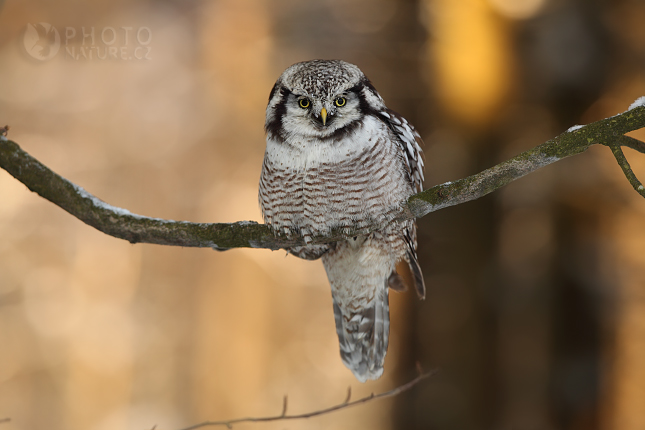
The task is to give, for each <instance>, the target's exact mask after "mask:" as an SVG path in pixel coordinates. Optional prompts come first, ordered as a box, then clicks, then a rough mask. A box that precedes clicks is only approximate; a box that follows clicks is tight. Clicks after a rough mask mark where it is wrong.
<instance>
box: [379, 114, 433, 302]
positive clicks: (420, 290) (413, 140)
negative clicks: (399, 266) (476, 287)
mask: <svg viewBox="0 0 645 430" xmlns="http://www.w3.org/2000/svg"><path fill="white" fill-rule="evenodd" d="M380 115H381V116H382V117H383V119H384V120H385V122H386V123H387V124H388V125H389V127H390V129H391V130H392V131H393V132H394V135H395V136H396V137H397V139H396V140H395V143H396V144H397V145H398V147H399V149H400V151H401V153H402V154H403V160H404V161H405V165H406V170H407V172H408V175H409V176H408V177H409V179H410V183H411V184H412V186H413V188H414V190H415V192H421V191H423V151H422V150H421V145H422V144H423V140H421V136H419V133H418V132H417V131H416V130H415V129H414V127H413V126H412V124H410V123H409V122H408V121H407V120H406V119H405V118H403V117H402V116H401V115H399V114H398V113H396V112H394V111H393V110H390V109H387V110H385V111H382V112H380ZM403 237H404V239H405V243H406V245H407V252H406V258H405V259H406V261H407V262H408V265H409V266H410V270H411V271H412V275H413V279H414V287H415V290H416V292H417V294H418V296H419V298H421V299H425V296H426V286H425V282H424V281H423V274H422V273H421V268H420V267H419V262H418V259H417V232H416V225H415V223H413V222H412V223H410V225H409V226H408V227H407V228H406V229H405V230H404V231H403ZM389 284H390V286H391V287H393V288H395V289H396V288H400V284H401V282H400V278H398V275H397V274H396V272H394V273H393V274H392V276H390V280H389Z"/></svg>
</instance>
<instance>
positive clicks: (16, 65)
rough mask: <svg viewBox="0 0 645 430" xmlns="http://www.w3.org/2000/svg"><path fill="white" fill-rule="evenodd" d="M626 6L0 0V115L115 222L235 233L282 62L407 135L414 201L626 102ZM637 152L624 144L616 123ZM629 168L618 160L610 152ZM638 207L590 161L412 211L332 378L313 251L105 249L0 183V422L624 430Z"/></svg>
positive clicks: (637, 331)
mask: <svg viewBox="0 0 645 430" xmlns="http://www.w3.org/2000/svg"><path fill="white" fill-rule="evenodd" d="M644 22H645V2H643V1H642V0H461V1H451V0H400V1H395V0H342V1H341V0H325V1H318V2H313V1H307V2H303V1H297V0H271V1H262V0H244V1H240V0H237V1H234V0H227V1H192V0H191V1H186V0H181V1H180V0H158V1H152V0H149V1H143V0H141V1H122V0H121V1H119V0H117V1H114V0H110V1H108V0H98V1H94V2H80V1H73V0H60V1H57V2H50V1H44V0H40V1H38V0H6V1H4V2H3V1H0V123H1V124H2V125H4V124H10V125H11V127H12V129H11V132H10V138H11V139H13V140H15V141H16V142H18V143H19V144H20V145H21V146H22V147H23V148H24V149H25V150H26V151H28V152H29V153H30V154H32V155H33V156H35V157H36V158H38V159H39V160H41V161H42V162H44V163H45V164H46V165H48V166H49V167H51V168H52V169H53V170H54V171H56V172H57V173H59V174H61V175H62V176H64V177H66V178H68V179H70V180H71V181H73V182H75V183H76V184H79V185H81V186H83V187H84V188H86V189H87V190H88V191H90V192H91V193H93V194H95V195H96V196H98V197H99V198H101V199H103V200H105V201H107V202H109V203H111V204H113V205H116V206H120V207H124V208H127V209H129V210H131V211H132V212H135V213H139V214H143V215H148V216H153V217H161V218H169V219H176V220H190V221H197V222H232V221H239V220H260V218H261V216H260V211H259V209H258V203H257V185H258V180H259V175H260V167H261V163H262V157H263V153H264V146H265V144H264V132H263V125H264V109H265V106H266V102H267V99H268V94H269V91H270V89H271V87H272V85H273V83H274V82H275V80H276V79H277V77H278V76H279V75H280V73H281V72H282V71H283V70H284V69H285V68H286V67H287V66H289V65H291V64H292V63H294V62H298V61H303V60H309V59H314V58H326V59H331V58H340V59H344V60H346V61H349V62H352V63H355V64H357V65H358V66H359V67H361V69H362V70H363V71H364V72H365V73H366V75H367V76H368V77H369V78H370V79H371V80H372V82H373V83H374V85H375V86H376V88H377V89H378V90H379V91H380V93H381V94H382V96H383V97H384V99H385V100H386V102H387V104H388V106H389V107H390V108H392V109H394V110H396V111H398V112H400V113H401V114H403V115H404V116H405V117H406V118H407V119H409V120H410V121H411V122H412V123H413V124H415V126H416V127H417V129H418V130H419V131H420V133H421V135H422V136H423V138H424V140H425V153H426V166H427V167H426V178H427V180H426V187H429V186H432V185H435V184H438V183H441V182H445V181H449V180H454V179H458V178H462V177H465V176H467V175H470V174H474V173H476V172H478V171H480V170H483V169H485V168H487V167H490V166H492V165H494V164H496V163H498V162H500V161H502V160H505V159H507V158H509V157H511V156H513V155H515V154H517V153H519V152H521V151H523V150H525V149H528V148H531V147H533V146H536V145H538V144H540V143H542V142H544V141H546V140H548V139H550V138H551V137H553V136H555V135H557V134H559V133H561V132H563V131H565V130H566V129H567V128H569V127H570V126H572V125H574V124H583V123H588V122H592V121H595V120H599V119H602V118H605V117H608V116H611V115H614V114H616V113H619V112H622V111H624V110H626V109H627V107H628V106H629V105H630V104H631V103H632V102H633V101H634V100H635V99H636V98H638V97H639V96H642V95H645V26H643V23H644ZM632 135H633V136H634V137H638V138H640V139H645V133H644V132H643V131H641V132H636V133H633V134H632ZM626 152H627V156H628V158H629V159H630V161H631V162H632V165H633V166H634V168H635V170H636V172H637V173H639V172H640V175H641V176H642V177H643V176H645V157H644V156H643V155H637V154H635V153H633V152H631V151H629V150H626ZM644 221H645V201H644V200H643V199H642V198H641V197H639V196H638V194H636V193H635V192H634V191H633V190H632V188H631V187H630V185H629V184H628V182H627V180H626V179H625V178H624V177H623V176H622V173H621V171H620V169H619V168H618V166H617V164H616V162H615V161H614V159H613V157H612V155H611V153H610V151H609V150H608V149H607V148H604V147H597V148H596V147H594V148H592V149H590V150H589V151H588V152H587V153H585V154H582V155H578V156H576V157H573V158H570V159H567V160H563V161H560V162H558V163H556V164H554V165H551V166H548V167H546V168H544V169H542V170H540V171H538V172H536V173H533V174H531V175H529V176H528V177H526V178H524V179H522V180H519V181H517V182H516V183H513V184H511V185H509V186H507V187H505V188H504V189H502V190H500V191H498V192H496V193H494V194H492V195H489V196H487V197H485V198H482V199H480V200H478V201H475V202H472V203H467V204H463V205H460V206H458V207H453V208H449V209H445V210H442V211H439V212H437V213H433V214H430V215H428V216H426V217H425V218H423V219H421V220H419V254H420V260H421V266H422V268H423V271H424V273H425V276H426V284H427V286H428V295H427V299H426V300H425V301H424V302H419V301H418V300H417V299H416V295H415V294H414V292H411V291H408V292H406V293H392V294H391V309H392V334H391V337H390V339H391V340H390V349H389V353H388V356H387V360H386V370H385V374H384V376H383V377H382V378H381V379H380V380H379V381H377V382H369V383H367V384H360V383H358V382H357V381H356V380H355V379H354V378H353V376H352V375H351V373H350V372H349V371H348V370H347V369H346V368H345V367H344V366H343V364H342V363H341V360H340V357H339V352H338V341H337V338H336V333H335V329H334V319H333V312H332V304H331V295H330V290H329V286H328V284H327V279H326V276H325V273H324V270H323V268H322V264H321V263H320V262H308V261H302V260H298V259H297V258H295V257H292V256H289V257H287V256H286V255H285V254H286V253H285V252H284V251H276V252H271V251H268V250H253V249H238V250H230V251H227V252H215V251H212V250H208V249H181V248H173V247H162V246H153V245H130V244H129V243H127V242H124V241H121V240H118V239H114V238H111V237H108V236H106V235H104V234H102V233H99V232H97V231H95V230H94V229H92V228H91V227H88V226H86V225H84V224H83V223H81V222H80V221H78V220H77V219H75V218H73V217H72V216H70V215H69V214H67V213H66V212H64V211H62V210H61V209H59V208H57V207H56V206H54V205H53V204H51V203H49V202H47V201H45V200H43V199H41V198H40V197H38V196H36V195H35V194H33V193H31V192H29V191H28V190H27V189H26V188H25V187H24V186H23V185H22V184H20V183H19V182H17V181H16V180H15V179H13V178H12V177H10V176H9V175H8V174H7V173H6V172H4V171H0V419H1V418H5V417H8V418H11V422H9V423H4V424H0V426H1V427H2V429H3V430H5V429H6V430H23V429H45V428H46V429H49V430H58V429H61V430H62V429H65V430H81V429H84V430H107V429H110V430H118V429H128V430H143V429H150V428H153V426H154V425H156V426H157V427H156V428H157V429H160V430H166V429H176V428H180V427H185V426H188V425H191V424H195V423H197V422H201V421H203V420H209V419H210V420H215V419H228V418H235V417H240V416H264V415H273V414H278V413H280V411H281V406H282V396H283V395H284V394H288V395H289V411H290V412H291V413H300V412H306V411H310V410H315V409H320V408H324V407H327V406H329V405H332V404H335V403H338V402H341V401H343V399H344V397H345V393H346V389H347V387H348V386H351V387H352V390H353V391H352V392H353V393H354V397H356V398H357V397H358V396H362V395H367V394H369V393H370V392H380V391H383V390H387V389H390V388H392V387H394V386H397V385H400V384H402V383H404V382H406V381H408V380H410V379H412V378H413V377H414V376H415V375H416V370H415V363H416V362H419V363H420V364H421V365H422V366H423V368H425V369H432V368H440V369H441V372H440V374H438V375H437V376H435V377H433V378H432V379H431V380H429V381H426V382H424V383H423V384H422V385H419V386H417V387H416V388H414V389H413V390H411V391H410V392H408V393H406V394H403V395H400V396H398V397H396V398H394V399H388V400H383V401H379V402H374V403H370V404H367V405H364V406H359V407H355V408H353V409H350V410H345V411H342V412H337V413H335V414H331V415H326V416H323V417H320V418H314V419H309V420H305V421H289V422H281V423H273V424H251V425H239V426H238V425H236V426H235V428H240V429H247V428H248V429H251V428H258V429H260V428H262V429H286V428H293V429H323V428H333V429H350V428H351V429H361V428H366V429H442V430H451V429H500V430H507V429H508V430H511V429H514V430H524V429H536V430H539V429H571V430H580V429H621V430H630V429H643V428H645V409H644V408H643V405H645V222H644Z"/></svg>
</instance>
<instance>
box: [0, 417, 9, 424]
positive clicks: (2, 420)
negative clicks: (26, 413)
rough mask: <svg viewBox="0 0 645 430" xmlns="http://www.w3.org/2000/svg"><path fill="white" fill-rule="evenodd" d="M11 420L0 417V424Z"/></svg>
mask: <svg viewBox="0 0 645 430" xmlns="http://www.w3.org/2000/svg"><path fill="white" fill-rule="evenodd" d="M8 422H11V418H2V419H0V424H4V423H8Z"/></svg>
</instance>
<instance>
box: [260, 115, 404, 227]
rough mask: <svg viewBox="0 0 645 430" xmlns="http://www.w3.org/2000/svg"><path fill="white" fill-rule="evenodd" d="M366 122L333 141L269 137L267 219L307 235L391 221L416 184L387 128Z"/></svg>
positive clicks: (264, 179)
mask: <svg viewBox="0 0 645 430" xmlns="http://www.w3.org/2000/svg"><path fill="white" fill-rule="evenodd" d="M367 125H368V126H369V125H371V124H369V123H368V124H367ZM364 127H365V128H367V129H366V130H363V132H362V133H357V134H356V135H352V136H347V137H345V138H343V139H340V140H337V141H333V142H330V141H323V140H317V139H310V140H308V141H299V142H298V143H297V144H292V145H287V144H285V143H283V142H275V141H272V140H271V139H269V140H267V151H266V153H265V158H264V164H263V167H262V175H261V179H260V195H259V198H260V206H261V207H262V211H263V215H264V219H265V222H266V223H268V224H271V225H273V226H274V228H276V229H279V230H281V231H286V230H297V231H299V232H300V233H301V234H303V235H304V236H305V237H306V236H309V235H324V234H327V233H329V231H330V230H331V229H334V228H361V227H365V226H368V225H371V224H373V223H385V222H387V221H388V220H389V217H388V214H391V212H392V211H393V210H396V209H398V207H399V206H400V205H401V203H402V202H404V201H405V199H407V197H409V196H410V195H411V194H412V193H413V190H412V187H411V186H410V184H409V181H408V180H407V179H406V176H405V166H404V165H403V162H402V160H401V158H400V155H399V154H398V151H397V148H396V146H395V144H393V143H392V142H391V141H390V140H389V138H388V137H389V136H388V133H387V130H381V129H373V128H372V129H370V127H366V126H364ZM361 136H363V137H361Z"/></svg>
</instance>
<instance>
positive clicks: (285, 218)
mask: <svg viewBox="0 0 645 430" xmlns="http://www.w3.org/2000/svg"><path fill="white" fill-rule="evenodd" d="M265 128H266V131H267V149H266V153H265V157H264V163H263V165H262V175H261V178H260V191H259V199H260V206H261V208H262V214H263V217H264V220H265V222H266V223H267V224H270V225H271V226H272V227H273V228H274V229H275V230H276V231H279V232H281V233H286V234H300V235H302V236H303V237H304V238H305V241H306V242H309V241H310V240H311V237H313V236H316V235H325V234H328V233H329V232H330V231H331V230H332V229H338V228H340V229H343V228H345V229H350V228H364V227H368V226H370V225H376V226H379V228H378V229H377V230H376V231H374V232H372V233H370V234H367V235H364V236H358V237H354V238H351V239H349V240H346V241H340V242H336V243H332V244H329V245H307V246H301V247H297V248H291V249H289V250H288V251H289V252H290V253H291V254H294V255H296V256H298V257H300V258H306V259H311V260H313V259H317V258H320V257H322V260H323V264H324V266H325V270H326V272H327V276H328V278H329V282H330V284H331V289H332V297H333V301H334V314H335V320H336V330H337V333H338V338H339V342H340V350H341V357H342V359H343V362H344V363H345V365H347V367H348V368H349V369H350V370H352V372H353V373H354V375H355V376H356V377H357V378H358V379H359V380H360V381H361V382H364V381H366V380H367V379H376V378H378V377H379V376H381V374H382V372H383V362H384V359H385V354H386V351H387V345H388V335H389V306H388V292H389V291H388V286H392V287H393V288H399V287H400V284H401V281H400V278H399V277H398V275H397V274H396V263H397V262H399V261H401V260H405V261H407V262H408V264H409V265H410V268H411V272H412V274H413V278H414V281H415V287H416V290H417V292H418V294H419V296H420V297H422V298H423V297H424V296H425V286H424V284H423V275H422V274H421V270H420V268H419V265H418V262H417V257H416V226H415V223H414V221H405V222H401V223H392V222H391V220H392V216H393V214H394V213H395V212H396V211H397V210H398V209H400V207H401V205H402V204H403V203H404V202H405V200H406V199H407V198H408V197H409V196H410V195H412V194H414V193H415V192H417V191H420V190H421V187H422V181H423V158H422V152H421V147H420V144H421V143H422V142H421V138H420V137H419V134H418V133H417V132H416V131H415V130H414V128H413V127H412V126H411V125H410V124H409V123H408V122H407V121H406V120H405V119H404V118H402V117H401V116H399V115H398V114H396V113H395V112H393V111H391V110H389V109H387V107H386V106H385V104H384V102H383V99H382V98H381V97H380V95H379V94H378V92H377V91H376V90H375V89H374V87H373V86H372V84H371V83H370V81H369V80H368V79H367V78H366V77H365V75H363V73H362V72H361V71H360V69H358V67H356V66H354V65H352V64H349V63H345V62H343V61H324V60H314V61H309V62H304V63H298V64H294V65H293V66H291V67H289V68H288V69H287V70H285V72H284V73H283V74H282V76H281V77H280V78H279V79H278V81H277V82H276V84H275V86H274V87H273V89H272V91H271V95H270V96H269V104H268V106H267V114H266V125H265Z"/></svg>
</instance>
